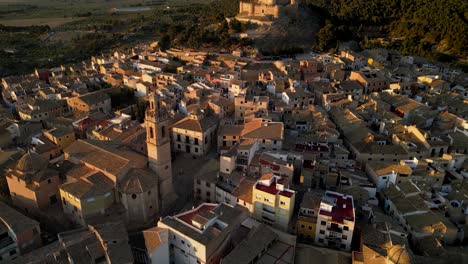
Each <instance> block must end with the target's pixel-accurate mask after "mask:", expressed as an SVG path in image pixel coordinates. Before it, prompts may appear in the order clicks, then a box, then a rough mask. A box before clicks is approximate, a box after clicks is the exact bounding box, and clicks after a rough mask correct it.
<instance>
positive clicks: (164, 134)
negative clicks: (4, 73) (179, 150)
mask: <svg viewBox="0 0 468 264" xmlns="http://www.w3.org/2000/svg"><path fill="white" fill-rule="evenodd" d="M165 136H166V126H162V127H161V137H165Z"/></svg>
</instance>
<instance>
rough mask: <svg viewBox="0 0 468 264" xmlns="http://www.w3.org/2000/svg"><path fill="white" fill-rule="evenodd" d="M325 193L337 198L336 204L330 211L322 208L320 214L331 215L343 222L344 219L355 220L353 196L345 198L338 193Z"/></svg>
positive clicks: (337, 220) (336, 220)
mask: <svg viewBox="0 0 468 264" xmlns="http://www.w3.org/2000/svg"><path fill="white" fill-rule="evenodd" d="M325 195H327V196H329V197H333V198H336V206H333V208H332V211H331V212H328V211H325V210H322V209H321V210H320V212H319V214H320V215H325V216H330V217H331V218H332V220H333V221H334V222H338V223H343V222H344V220H348V221H354V208H353V200H352V199H353V198H352V197H347V198H344V197H343V196H341V195H338V194H336V193H332V192H327V193H326V194H325Z"/></svg>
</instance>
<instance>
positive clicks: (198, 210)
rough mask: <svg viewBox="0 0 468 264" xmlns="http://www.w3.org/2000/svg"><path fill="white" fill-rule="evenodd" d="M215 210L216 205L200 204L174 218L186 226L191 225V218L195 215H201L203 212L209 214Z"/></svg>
mask: <svg viewBox="0 0 468 264" xmlns="http://www.w3.org/2000/svg"><path fill="white" fill-rule="evenodd" d="M214 208H216V205H211V204H202V205H201V206H200V207H197V208H195V209H193V210H190V211H188V212H185V213H182V214H180V215H178V216H176V217H177V218H178V219H180V220H182V221H184V222H185V223H186V224H189V225H192V218H193V217H194V216H196V215H197V214H201V213H204V212H209V211H211V210H213V209H214Z"/></svg>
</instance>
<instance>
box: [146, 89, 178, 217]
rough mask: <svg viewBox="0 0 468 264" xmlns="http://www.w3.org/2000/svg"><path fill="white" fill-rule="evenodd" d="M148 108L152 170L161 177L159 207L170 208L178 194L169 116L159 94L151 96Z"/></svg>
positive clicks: (147, 128) (163, 209) (147, 136)
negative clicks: (173, 172)
mask: <svg viewBox="0 0 468 264" xmlns="http://www.w3.org/2000/svg"><path fill="white" fill-rule="evenodd" d="M149 97H150V98H149V107H148V108H147V109H146V114H145V125H146V145H147V148H148V161H149V167H150V168H151V170H153V171H154V172H156V173H157V175H158V177H159V196H160V197H159V204H160V206H159V208H161V210H162V211H165V210H166V209H167V208H170V206H171V205H172V203H173V202H174V201H175V199H176V196H175V193H174V189H173V185H172V164H171V141H170V135H169V117H168V113H167V110H166V109H165V108H164V107H162V106H161V105H160V101H159V98H158V95H157V94H156V93H153V94H151V95H150V96H149Z"/></svg>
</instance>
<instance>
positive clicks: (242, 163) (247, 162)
mask: <svg viewBox="0 0 468 264" xmlns="http://www.w3.org/2000/svg"><path fill="white" fill-rule="evenodd" d="M236 163H237V164H239V165H248V164H249V161H248V159H244V158H240V157H238V158H237V160H236Z"/></svg>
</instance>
